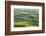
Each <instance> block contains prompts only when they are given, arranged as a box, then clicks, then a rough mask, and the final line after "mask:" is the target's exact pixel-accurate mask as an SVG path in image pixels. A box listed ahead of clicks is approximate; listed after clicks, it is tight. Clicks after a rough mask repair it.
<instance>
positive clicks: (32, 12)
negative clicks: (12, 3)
mask: <svg viewBox="0 0 46 36" xmlns="http://www.w3.org/2000/svg"><path fill="white" fill-rule="evenodd" d="M32 26H39V9H19V8H14V27H32Z"/></svg>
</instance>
